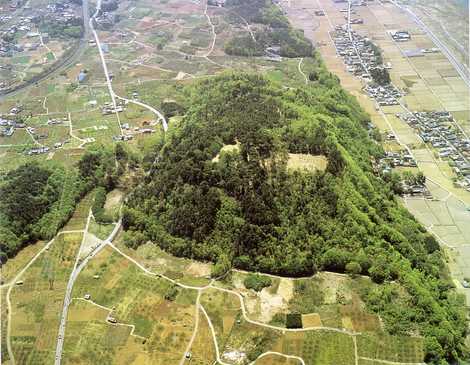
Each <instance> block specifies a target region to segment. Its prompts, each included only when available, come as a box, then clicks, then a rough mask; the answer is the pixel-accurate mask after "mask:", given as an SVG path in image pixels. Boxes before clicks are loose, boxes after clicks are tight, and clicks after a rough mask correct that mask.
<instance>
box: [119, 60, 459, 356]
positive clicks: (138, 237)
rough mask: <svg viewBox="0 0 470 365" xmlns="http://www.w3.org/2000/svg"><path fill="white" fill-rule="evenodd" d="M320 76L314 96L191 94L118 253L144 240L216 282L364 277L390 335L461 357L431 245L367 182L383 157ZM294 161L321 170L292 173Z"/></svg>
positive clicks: (157, 154)
mask: <svg viewBox="0 0 470 365" xmlns="http://www.w3.org/2000/svg"><path fill="white" fill-rule="evenodd" d="M318 72H319V74H318V79H319V81H318V82H316V84H315V85H314V86H312V87H308V88H302V89H296V90H293V89H290V90H288V89H284V88H281V87H279V86H275V85H273V84H271V83H270V82H268V81H266V80H265V79H263V78H262V77H260V76H255V75H247V74H225V75H222V76H218V77H215V78H211V79H209V80H205V81H202V82H200V83H199V84H198V85H197V86H195V87H194V88H193V89H192V96H191V99H190V107H189V110H188V112H187V114H186V115H185V117H184V119H183V120H182V121H181V122H180V123H179V125H177V126H176V125H173V126H172V132H171V134H170V135H169V136H167V139H166V141H164V142H161V144H160V145H159V146H157V147H156V148H155V151H154V154H153V155H151V156H148V161H154V163H153V165H152V171H153V172H152V174H151V175H150V177H149V178H148V179H147V181H145V182H144V183H143V184H142V185H141V186H140V187H138V188H137V189H136V190H135V191H134V193H133V194H132V195H131V196H130V197H129V199H128V206H127V207H126V209H124V217H123V224H124V226H125V229H126V230H127V233H126V235H125V238H126V243H127V244H128V245H129V246H132V247H137V246H138V245H139V244H142V243H144V242H146V241H148V240H151V241H152V242H155V243H156V244H158V245H160V246H161V247H162V248H164V249H165V250H167V251H169V252H171V253H173V254H176V255H180V256H187V257H193V258H197V259H203V260H212V261H215V262H217V265H216V268H217V269H218V270H220V271H223V270H226V269H227V268H228V267H230V266H234V267H238V268H242V269H247V270H259V271H264V272H270V273H275V274H280V275H289V276H296V275H308V274H312V273H315V271H317V270H332V271H337V272H345V271H347V272H351V273H362V274H364V275H369V276H371V278H372V279H373V280H374V281H375V282H378V283H383V284H382V285H381V286H379V287H378V288H379V289H376V290H374V291H371V292H369V293H367V294H366V301H367V303H368V305H369V308H370V309H372V310H374V311H376V312H378V313H380V314H381V315H382V318H383V319H384V321H385V324H386V327H387V329H388V330H389V331H390V332H391V333H414V334H416V333H421V334H423V335H425V336H426V349H427V360H429V361H431V360H433V359H434V360H435V361H438V360H439V359H441V358H447V359H455V358H457V357H458V356H460V355H461V354H462V352H463V345H462V342H463V338H464V333H465V327H466V324H465V317H464V313H463V312H461V311H460V308H462V306H461V303H458V300H457V298H456V297H454V295H453V294H452V291H451V290H450V288H451V286H452V284H451V282H450V280H449V279H448V278H447V277H445V266H444V263H443V258H442V254H441V252H440V250H439V246H438V244H437V243H436V241H435V240H434V238H433V237H432V236H430V235H429V234H428V233H426V231H425V229H424V228H423V227H422V226H420V225H419V224H418V223H417V222H416V221H415V220H414V219H413V218H412V216H411V215H410V214H409V213H408V212H407V211H406V210H405V209H404V208H402V207H401V206H400V205H399V204H398V202H397V201H396V198H395V197H394V195H393V194H392V192H391V188H390V186H389V185H388V184H387V183H386V182H384V181H383V180H381V179H379V178H378V177H375V176H374V175H373V173H372V168H371V163H370V159H371V157H373V156H376V155H379V154H380V153H381V149H380V147H379V146H378V144H376V143H375V142H374V141H372V140H371V139H370V138H369V136H368V132H367V129H366V126H367V123H368V122H369V120H368V117H367V116H366V115H365V114H364V113H363V112H362V111H361V109H360V108H359V106H358V104H357V103H356V101H355V100H354V99H353V98H351V97H350V96H348V95H347V94H346V93H345V92H344V91H343V90H342V89H341V87H340V85H339V83H338V82H337V80H336V79H335V78H334V77H332V76H330V75H329V74H328V73H326V72H325V71H324V70H323V69H322V68H319V71H318ZM227 145H231V148H223V147H224V146H227ZM221 150H222V152H221ZM288 153H295V154H297V153H303V154H312V155H320V154H321V155H324V156H326V157H327V159H328V164H327V167H326V169H318V170H317V171H316V172H308V171H306V170H303V171H296V170H295V169H294V170H292V169H288V168H287V165H288V156H289V155H288ZM398 283H399V284H398ZM444 334H445V335H444Z"/></svg>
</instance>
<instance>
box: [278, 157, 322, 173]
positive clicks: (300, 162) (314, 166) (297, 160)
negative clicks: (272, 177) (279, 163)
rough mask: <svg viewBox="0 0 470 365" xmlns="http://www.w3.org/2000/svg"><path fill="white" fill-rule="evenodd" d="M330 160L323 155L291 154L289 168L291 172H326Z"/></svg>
mask: <svg viewBox="0 0 470 365" xmlns="http://www.w3.org/2000/svg"><path fill="white" fill-rule="evenodd" d="M327 164H328V159H327V158H326V157H325V156H323V155H316V156H314V155H308V154H303V153H289V160H288V161H287V168H288V169H290V170H307V171H316V170H319V171H325V169H326V166H327Z"/></svg>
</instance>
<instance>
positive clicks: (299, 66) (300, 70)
mask: <svg viewBox="0 0 470 365" xmlns="http://www.w3.org/2000/svg"><path fill="white" fill-rule="evenodd" d="M303 61H304V59H303V58H301V59H299V63H298V65H297V69H298V70H299V72H300V74H301V75H302V76H303V77H304V79H305V85H307V84H308V77H307V75H306V74H305V73H304V72H303V71H302V62H303Z"/></svg>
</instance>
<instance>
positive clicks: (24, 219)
mask: <svg viewBox="0 0 470 365" xmlns="http://www.w3.org/2000/svg"><path fill="white" fill-rule="evenodd" d="M118 173H119V171H118V170H117V169H116V167H115V163H114V153H112V151H108V150H107V149H105V148H103V147H102V146H101V147H99V148H97V149H96V150H91V151H89V152H87V153H85V154H84V155H83V157H82V158H81V160H80V161H79V163H78V166H77V167H75V168H65V167H63V166H61V165H58V164H54V165H52V164H47V165H46V164H40V163H38V162H29V163H26V164H24V165H22V166H20V167H18V168H17V169H15V170H13V171H10V172H9V173H7V174H6V175H5V176H4V177H3V178H2V179H1V180H0V197H1V199H0V262H5V261H6V260H7V259H8V258H9V257H12V256H14V255H15V254H16V253H17V252H18V251H19V250H20V249H21V248H22V247H24V246H25V245H27V244H29V243H32V242H35V241H36V240H38V239H51V238H52V237H54V235H55V234H56V233H57V231H58V230H59V229H60V228H61V227H62V226H63V225H64V224H65V223H66V222H67V221H68V220H69V218H70V217H71V215H72V214H73V211H74V209H75V206H76V204H77V202H78V201H79V200H80V199H81V198H82V197H83V196H84V195H85V194H86V193H87V192H89V191H91V190H92V189H93V188H95V187H97V186H101V187H103V189H112V188H113V187H114V184H115V182H116V179H117V177H118ZM103 204H104V203H103Z"/></svg>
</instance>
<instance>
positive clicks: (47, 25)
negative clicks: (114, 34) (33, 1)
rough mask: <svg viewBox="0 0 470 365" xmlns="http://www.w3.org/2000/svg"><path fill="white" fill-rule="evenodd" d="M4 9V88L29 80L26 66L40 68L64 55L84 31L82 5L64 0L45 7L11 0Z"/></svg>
mask: <svg viewBox="0 0 470 365" xmlns="http://www.w3.org/2000/svg"><path fill="white" fill-rule="evenodd" d="M9 10H11V11H15V12H16V13H18V14H16V16H12V15H11V12H0V90H1V89H8V88H9V87H11V86H12V85H14V84H17V83H19V82H22V81H26V80H25V70H28V69H30V68H32V71H33V70H34V68H37V69H38V71H34V73H36V72H40V70H41V69H43V68H44V67H48V66H49V65H51V64H52V63H53V62H54V61H56V60H57V59H58V58H60V57H61V56H62V55H63V54H64V53H65V52H66V50H67V49H68V48H70V47H71V46H73V45H72V43H73V41H74V39H75V40H76V39H79V38H80V37H81V34H82V32H83V26H82V22H83V21H82V17H81V7H80V5H79V4H76V3H74V2H73V1H67V0H64V1H60V2H57V3H53V4H48V5H47V6H44V7H39V8H36V7H33V6H31V5H29V4H28V3H27V4H24V5H23V6H20V5H19V4H18V3H17V2H11V3H10V7H9Z"/></svg>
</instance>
